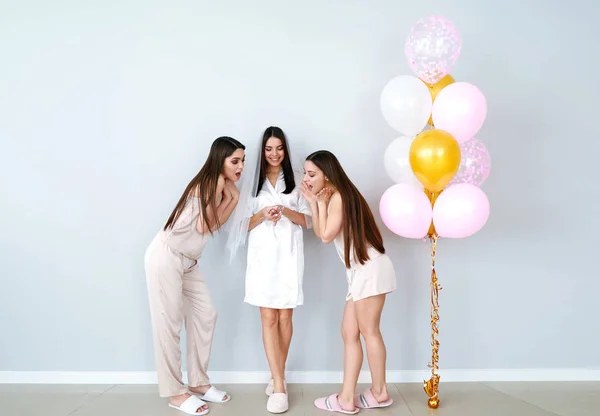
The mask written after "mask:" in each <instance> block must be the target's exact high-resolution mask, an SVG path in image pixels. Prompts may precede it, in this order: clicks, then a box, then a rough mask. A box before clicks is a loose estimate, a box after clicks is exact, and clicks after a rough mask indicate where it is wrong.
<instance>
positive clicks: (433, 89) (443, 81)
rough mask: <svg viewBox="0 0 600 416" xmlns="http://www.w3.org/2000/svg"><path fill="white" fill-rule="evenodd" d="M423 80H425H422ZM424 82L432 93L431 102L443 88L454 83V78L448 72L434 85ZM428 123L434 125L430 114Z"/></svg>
mask: <svg viewBox="0 0 600 416" xmlns="http://www.w3.org/2000/svg"><path fill="white" fill-rule="evenodd" d="M421 81H423V80H421ZM423 82H424V83H425V85H427V87H428V88H429V93H430V94H431V102H434V101H435V97H437V95H438V94H439V93H440V91H441V90H443V89H444V88H446V87H447V86H448V85H450V84H452V83H454V78H452V75H450V74H448V75H446V76H445V77H444V78H442V79H440V80H439V81H438V82H436V83H435V84H433V85H430V84H428V83H426V82H425V81H423ZM427 124H429V125H430V126H433V119H432V118H431V115H430V116H429V120H427Z"/></svg>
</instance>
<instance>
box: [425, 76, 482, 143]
mask: <svg viewBox="0 0 600 416" xmlns="http://www.w3.org/2000/svg"><path fill="white" fill-rule="evenodd" d="M486 115H487V102H486V99H485V97H484V96H483V93H482V92H481V91H480V90H479V88H477V87H476V86H475V85H473V84H470V83H468V82H455V83H453V84H450V85H448V86H447V87H445V88H444V89H442V90H441V91H440V92H439V94H438V95H437V96H436V98H435V101H434V102H433V107H432V108H431V118H432V119H433V124H434V125H435V128H436V129H440V130H445V131H447V132H448V133H450V134H451V135H452V136H454V138H455V139H456V141H458V143H459V144H462V143H464V142H466V141H467V140H469V139H472V138H473V137H474V136H475V135H476V134H477V133H478V132H479V130H480V129H481V127H482V126H483V122H484V121H485V117H486Z"/></svg>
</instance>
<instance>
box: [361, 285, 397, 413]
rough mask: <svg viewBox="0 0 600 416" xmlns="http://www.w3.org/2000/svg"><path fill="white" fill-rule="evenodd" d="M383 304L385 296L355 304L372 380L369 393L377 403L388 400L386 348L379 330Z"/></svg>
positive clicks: (362, 300) (373, 297)
mask: <svg viewBox="0 0 600 416" xmlns="http://www.w3.org/2000/svg"><path fill="white" fill-rule="evenodd" d="M384 303H385V295H377V296H372V297H369V298H366V299H361V300H359V301H358V302H356V303H355V308H356V317H357V319H358V327H359V329H360V333H361V334H362V336H363V338H364V340H365V344H366V347H367V360H368V361H369V369H370V370H371V379H372V380H373V384H372V386H371V391H372V392H373V396H375V400H377V401H378V402H384V401H386V400H388V399H389V398H390V397H389V394H388V391H387V385H386V378H385V363H386V348H385V344H384V342H383V337H382V336H381V331H380V330H379V322H380V320H381V312H382V310H383V305H384Z"/></svg>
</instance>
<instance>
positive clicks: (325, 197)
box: [317, 188, 333, 206]
mask: <svg viewBox="0 0 600 416" xmlns="http://www.w3.org/2000/svg"><path fill="white" fill-rule="evenodd" d="M332 194H333V191H332V190H331V188H323V189H321V190H320V191H319V192H318V193H317V202H318V203H319V204H321V205H325V206H326V205H327V204H329V199H330V198H331V195H332Z"/></svg>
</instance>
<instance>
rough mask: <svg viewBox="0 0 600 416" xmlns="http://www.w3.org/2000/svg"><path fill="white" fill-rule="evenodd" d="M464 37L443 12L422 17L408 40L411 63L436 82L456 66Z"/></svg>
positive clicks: (423, 76) (406, 50)
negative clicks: (439, 14)
mask: <svg viewBox="0 0 600 416" xmlns="http://www.w3.org/2000/svg"><path fill="white" fill-rule="evenodd" d="M461 49H462V38H461V36H460V34H459V33H458V30H457V29H456V27H455V26H454V23H452V21H450V20H449V19H447V18H445V17H443V16H428V17H424V18H422V19H420V20H419V21H418V22H417V23H415V25H414V26H413V27H412V28H411V29H410V32H409V35H408V37H407V38H406V42H405V44H404V53H405V55H406V58H407V59H408V65H409V66H410V68H411V69H412V70H413V71H414V73H415V74H417V76H418V77H419V78H421V79H422V80H423V81H425V82H426V83H428V84H430V85H433V84H435V83H436V82H438V81H439V80H441V79H442V78H444V77H445V76H446V75H447V74H448V73H449V72H450V71H451V70H452V68H454V65H455V64H456V61H457V60H458V57H459V55H460V51H461Z"/></svg>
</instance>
